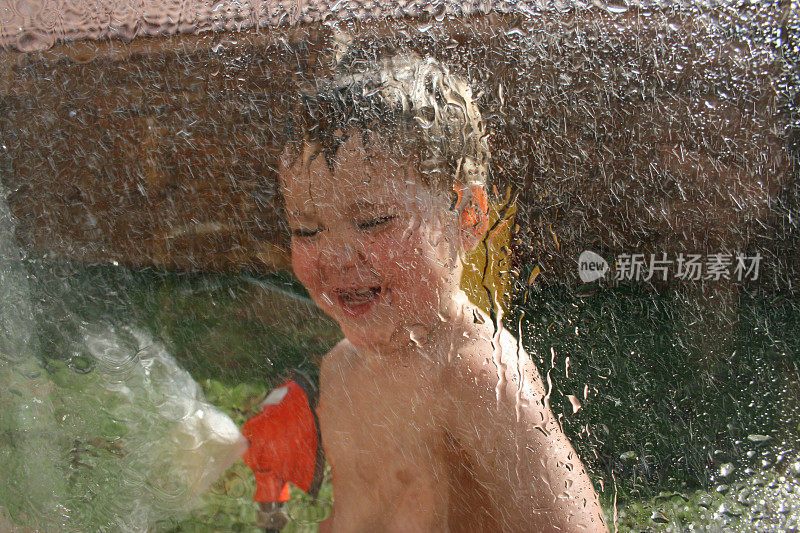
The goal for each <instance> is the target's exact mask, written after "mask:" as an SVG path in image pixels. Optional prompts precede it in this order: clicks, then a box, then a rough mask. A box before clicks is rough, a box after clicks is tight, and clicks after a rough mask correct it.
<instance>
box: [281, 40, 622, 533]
mask: <svg viewBox="0 0 800 533" xmlns="http://www.w3.org/2000/svg"><path fill="white" fill-rule="evenodd" d="M340 65H341V67H340V68H341V69H342V72H343V73H344V74H342V75H341V76H340V77H338V78H337V79H336V80H335V81H334V82H333V83H332V84H331V85H330V86H329V87H323V88H322V89H320V90H319V92H318V93H317V94H316V95H313V96H309V97H306V98H305V99H304V102H303V105H302V106H300V108H299V109H298V112H297V114H296V115H295V119H294V122H293V124H292V125H290V128H289V129H290V135H289V137H290V138H289V141H288V143H287V146H286V149H285V150H284V153H283V155H282V156H281V162H280V168H279V176H280V180H281V185H282V188H283V194H284V200H285V204H286V205H285V207H286V213H287V217H288V221H289V226H290V228H291V231H292V265H293V268H294V271H295V274H296V275H297V277H298V278H299V279H300V281H301V282H302V283H303V284H304V285H305V287H306V288H307V289H308V291H309V293H310V295H311V297H312V298H313V299H314V301H315V302H316V303H317V305H319V307H320V308H321V309H322V310H323V311H325V312H326V313H327V314H329V315H330V316H331V317H333V318H334V319H336V320H337V321H338V323H339V325H340V326H341V328H342V331H343V332H344V334H345V337H346V339H345V340H343V341H342V342H340V343H339V344H338V345H337V346H336V347H335V348H334V349H333V350H332V351H331V352H330V353H328V354H327V355H326V356H325V357H324V359H323V362H322V368H321V375H320V387H321V390H320V402H319V408H318V415H319V419H320V425H321V431H322V441H323V445H324V447H325V451H326V454H327V457H328V458H329V461H330V464H331V468H332V472H333V486H334V496H335V505H334V509H333V513H332V515H331V516H330V518H329V519H328V520H326V522H324V523H323V524H321V527H320V530H321V531H326V530H333V531H369V532H378V531H380V532H383V531H491V532H499V531H605V530H606V526H605V522H604V519H603V516H602V511H601V508H600V505H599V503H598V500H597V496H596V494H595V492H594V489H593V488H592V484H591V481H590V479H589V477H588V476H587V474H586V471H585V469H584V467H583V465H582V464H581V462H580V460H579V459H578V457H577V456H576V454H575V452H574V450H573V449H572V446H571V445H570V443H569V442H568V440H567V439H566V437H565V436H564V434H563V432H562V431H561V428H560V427H559V425H558V423H557V422H556V421H555V419H554V417H553V414H552V413H551V411H550V408H549V405H548V399H549V394H548V393H547V391H546V390H545V387H544V385H543V383H542V380H541V377H540V376H539V373H538V371H537V370H536V368H535V366H534V365H533V362H532V361H531V359H530V357H529V356H528V355H527V354H526V353H525V351H524V350H523V349H522V347H521V345H520V343H519V342H518V341H517V340H515V339H514V338H513V337H512V336H511V334H510V333H508V332H507V331H505V330H504V329H503V328H502V327H496V326H495V324H494V323H493V322H492V321H491V320H490V319H489V317H487V316H486V315H485V314H484V313H483V312H482V311H481V310H480V309H478V308H477V307H476V306H475V305H473V304H472V303H470V302H469V301H468V300H467V298H466V296H465V295H464V293H463V292H462V291H461V290H460V289H459V279H460V276H461V268H462V267H461V254H462V253H463V252H466V251H468V250H470V249H471V248H472V247H474V246H475V245H476V244H477V243H478V242H480V240H481V239H482V238H483V236H484V233H485V231H486V226H487V223H486V216H487V214H486V193H485V181H486V173H487V171H488V162H489V152H488V146H487V140H486V132H485V127H484V125H483V123H482V120H481V117H480V113H479V112H478V110H477V107H476V106H475V104H474V102H473V100H472V95H471V92H470V89H469V87H468V86H467V85H466V84H465V83H464V82H463V81H461V80H459V79H458V78H456V77H454V76H452V75H451V74H450V73H449V72H448V71H447V69H445V68H443V67H442V66H440V65H438V64H437V63H435V62H434V61H432V60H422V59H420V58H419V57H418V56H416V55H393V56H388V57H385V58H383V59H370V58H364V57H357V56H356V55H354V54H350V55H347V56H345V58H344V60H343V61H342V62H341V64H340ZM454 191H455V194H453V192H454Z"/></svg>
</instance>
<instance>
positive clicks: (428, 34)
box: [0, 0, 800, 531]
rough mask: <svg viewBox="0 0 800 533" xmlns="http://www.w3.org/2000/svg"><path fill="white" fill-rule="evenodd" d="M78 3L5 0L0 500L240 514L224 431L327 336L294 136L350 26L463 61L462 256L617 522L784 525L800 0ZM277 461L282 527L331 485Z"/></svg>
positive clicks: (252, 516)
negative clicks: (469, 106)
mask: <svg viewBox="0 0 800 533" xmlns="http://www.w3.org/2000/svg"><path fill="white" fill-rule="evenodd" d="M67 4H68V3H60V2H59V3H56V2H53V3H42V4H39V3H36V2H5V3H3V4H2V5H0V44H2V48H1V49H0V55H2V58H1V59H0V261H2V268H0V295H2V308H1V309H0V385H2V386H0V398H2V405H3V409H2V413H1V414H0V433H1V434H2V435H3V438H2V439H0V477H2V478H3V479H5V480H7V482H6V483H5V484H4V487H3V488H2V491H1V492H0V529H10V528H11V527H12V524H13V526H14V527H17V528H19V529H20V531H27V530H31V529H36V528H39V529H41V530H44V531H51V530H52V531H56V530H63V529H65V528H72V529H75V530H101V529H103V530H120V529H124V530H133V531H144V530H148V529H155V530H158V531H187V530H200V531H206V530H221V531H227V530H255V529H256V527H257V522H258V520H259V518H258V516H257V509H258V506H257V505H256V503H254V502H253V501H252V499H253V493H254V490H255V480H254V477H253V474H252V472H251V471H250V470H249V469H248V468H247V466H245V464H244V463H242V462H241V461H239V460H238V458H239V456H240V455H241V454H242V452H243V451H244V449H245V447H246V442H245V441H244V440H243V437H242V436H241V435H240V433H239V429H240V428H241V427H242V425H243V424H244V422H245V421H246V420H248V419H250V418H252V417H254V416H255V415H256V414H258V413H259V411H260V410H261V408H262V406H261V402H262V400H263V399H264V396H265V395H266V394H267V392H268V391H269V390H270V389H271V388H273V387H277V386H279V385H281V383H282V382H283V379H284V378H285V376H286V375H287V373H288V371H289V370H290V369H299V370H301V371H302V372H303V373H304V374H306V375H308V376H310V377H311V380H312V381H316V380H318V376H319V365H320V361H321V360H322V356H323V355H324V354H325V353H326V352H328V351H329V350H330V349H331V348H332V347H333V346H334V345H336V343H337V342H338V341H340V340H341V339H342V337H343V333H342V332H341V331H340V329H339V326H338V325H337V323H336V321H334V320H333V319H331V318H329V317H327V316H326V315H325V314H324V313H323V312H322V311H320V310H319V309H318V308H317V306H316V305H315V304H314V303H313V301H312V299H311V298H310V297H314V296H315V293H314V290H313V286H312V287H311V288H310V289H309V290H306V288H304V287H303V285H302V283H301V281H303V282H305V283H306V284H307V285H309V283H310V282H309V281H308V278H303V276H302V275H300V276H299V277H300V278H301V279H300V280H298V279H297V278H296V277H294V276H293V275H292V274H291V265H290V239H291V232H292V230H294V231H295V237H297V236H298V234H297V232H296V231H297V228H296V227H295V226H296V224H295V226H293V227H291V228H290V226H291V225H292V220H291V216H290V218H289V222H287V221H286V214H287V213H286V211H287V201H288V202H290V203H289V204H288V206H289V211H292V209H293V208H292V204H291V200H292V199H291V195H290V196H289V197H288V198H287V196H286V194H285V192H286V191H285V183H284V188H283V189H282V187H281V183H280V182H279V179H278V174H279V169H280V168H282V167H281V160H280V157H281V154H282V153H284V144H285V142H286V137H287V131H288V128H289V124H294V123H295V122H294V121H296V120H297V117H298V115H297V109H298V107H297V106H298V105H299V104H300V103H301V95H303V94H305V95H308V94H315V93H316V91H320V90H322V88H324V87H325V86H326V85H325V84H326V83H330V82H331V80H332V79H334V78H335V77H336V75H337V72H338V73H339V75H341V71H342V65H343V64H346V60H347V57H348V53H349V52H350V51H352V50H353V49H357V50H358V53H360V54H363V56H364V58H365V59H364V61H363V62H361V63H359V62H358V61H356V62H354V63H351V64H350V65H352V71H351V73H353V74H356V73H358V72H361V70H360V69H362V70H363V68H365V67H364V66H363V65H364V64H368V63H369V60H370V58H375V57H385V56H386V55H387V52H386V51H387V50H388V49H394V50H397V51H400V52H402V53H414V54H417V55H418V56H419V57H420V58H426V60H427V58H432V60H433V61H435V62H436V64H440V65H444V66H445V67H446V68H447V69H449V71H450V72H452V73H453V74H454V75H456V76H458V77H459V78H460V79H463V80H464V81H465V83H467V84H468V85H469V86H470V87H471V89H472V95H473V97H474V100H475V104H476V105H477V108H478V109H479V110H480V114H481V117H482V120H483V121H484V123H485V127H486V135H487V137H486V139H485V140H486V142H487V146H488V148H489V151H490V154H491V159H490V162H489V164H488V168H487V173H488V174H487V190H488V193H489V196H488V231H487V237H486V239H484V240H483V241H482V242H481V243H479V244H478V245H477V246H476V247H475V249H474V250H472V251H471V252H470V253H466V251H465V253H464V254H462V255H463V256H464V261H465V267H464V273H463V277H462V280H461V287H462V288H463V289H464V291H465V292H466V293H467V294H468V295H469V297H470V299H471V300H472V301H473V302H475V304H477V306H478V307H480V308H481V309H483V311H484V312H485V315H482V314H480V313H477V314H476V315H475V317H476V318H475V321H476V323H477V322H479V321H483V320H486V321H488V323H489V324H491V322H494V323H495V325H498V326H502V327H505V329H506V330H508V332H510V333H511V334H513V335H514V336H515V337H518V338H519V339H520V340H521V343H522V345H523V346H524V348H525V350H526V351H527V353H528V354H530V358H531V360H532V361H533V363H534V364H535V365H536V367H537V369H538V372H539V374H540V375H541V385H542V386H543V387H544V389H543V390H544V391H545V393H546V401H547V403H548V405H549V408H550V409H551V410H552V412H553V415H554V417H555V419H556V420H557V423H558V424H559V425H560V427H561V428H563V432H564V434H565V435H566V436H567V437H568V439H569V441H570V442H571V444H572V446H573V447H574V449H575V451H576V452H577V455H578V456H579V457H580V460H581V461H582V462H583V464H584V465H585V467H586V469H587V471H588V474H589V476H590V478H591V480H592V482H593V484H594V487H595V490H596V491H597V494H598V496H599V499H600V502H601V504H602V507H603V511H604V513H605V518H606V523H607V524H608V526H609V528H610V529H611V530H614V529H618V530H620V531H629V530H635V531H641V530H656V531H661V530H664V531H688V530H700V531H706V530H707V531H718V530H724V531H729V530H738V531H753V530H756V531H787V530H795V529H797V528H798V527H800V526H798V521H800V453H798V451H799V450H800V446H798V445H799V444H800V443H799V442H798V438H799V436H800V405H798V402H800V394H799V393H800V370H799V369H798V355H799V354H800V332H798V322H800V320H799V319H800V296H798V286H799V285H798V284H800V259H799V258H798V240H799V239H798V236H799V235H800V227H798V224H800V222H799V221H800V191H799V190H798V175H797V168H796V158H797V147H798V141H797V139H798V137H797V128H798V126H800V124H798V111H797V109H798V86H799V84H798V75H799V74H800V73H799V72H798V67H797V61H798V60H800V49H799V48H798V46H800V45H798V42H800V41H798V39H800V35H799V34H798V32H800V26H798V24H799V21H800V14H798V6H797V5H796V2H778V1H775V2H758V3H756V2H734V1H730V2H686V3H672V2H625V1H619V2H616V1H615V2H605V1H600V0H597V1H594V2H578V1H576V2H560V1H556V0H554V1H552V2H529V3H526V4H514V5H510V4H504V3H497V4H490V3H470V4H463V5H457V4H455V3H435V4H434V3H420V2H417V3H396V4H395V3H391V4H390V3H386V2H383V3H382V2H349V3H346V4H342V3H335V4H322V3H309V2H302V3H300V2H298V3H288V2H287V3H263V4H257V5H256V4H250V3H243V4H240V3H214V4H205V3H202V2H197V3H195V4H192V3H185V2H184V3H174V5H173V4H172V3H164V2H157V3H147V4H146V5H144V4H143V5H142V6H139V7H137V8H135V9H132V8H129V7H128V6H127V5H125V6H123V5H116V4H113V3H108V5H106V4H103V5H100V4H96V5H95V4H93V5H91V6H89V5H82V4H76V5H72V4H69V5H67ZM401 17H406V18H401ZM211 30H214V31H211ZM343 58H344V59H345V63H342V60H343ZM337 68H338V69H339V70H338V71H337ZM348 68H350V67H348ZM345 70H346V69H345ZM339 79H341V78H339ZM381 127H383V126H381ZM376 131H378V130H376ZM381 131H383V130H381ZM388 131H391V129H390V130H388ZM381 135H383V133H381ZM402 141H403V139H402V138H400V139H399V140H398V141H397V143H396V144H397V145H396V146H395V147H394V148H395V149H396V150H397V152H396V153H393V154H394V155H393V156H392V158H391V161H390V162H394V161H403V156H402V154H405V153H406V152H403V150H406V149H409V150H413V149H415V148H413V147H412V148H409V147H407V146H406V145H405V144H403V142H402ZM348 146H349V145H348ZM398 154H400V155H398ZM376 164H377V163H376ZM344 181H346V180H344ZM357 185H358V184H355V185H354V184H353V183H349V182H348V183H346V184H343V185H342V187H343V188H346V189H347V190H356V189H355V187H356V186H357ZM392 190H395V189H392ZM425 194H426V193H418V194H417V196H416V199H420V198H424V197H425ZM312 196H313V195H312ZM333 196H335V195H333ZM324 200H326V198H322V199H317V200H315V201H317V202H320V205H322V204H321V202H323V201H324ZM327 200H330V198H327ZM454 203H456V204H457V203H459V202H454ZM415 209H417V208H415ZM419 209H421V208H419ZM392 216H394V214H392ZM373 218H374V217H373ZM387 221H388V219H387V220H386V221H382V222H380V223H375V224H376V225H377V224H382V223H384V222H387ZM372 222H373V220H372V219H370V223H372ZM359 223H360V224H362V225H363V224H364V222H363V221H359ZM359 229H360V230H365V229H369V228H367V227H366V226H364V228H359ZM302 231H308V228H304V229H303V230H302ZM315 231H316V229H315ZM300 236H301V237H304V235H300ZM348 245H349V244H348V243H347V242H345V243H344V245H343V246H345V247H346V246H348ZM389 248H390V249H389V251H390V252H393V251H396V250H394V249H391V247H389ZM388 255H389V256H391V254H388ZM400 255H401V254H399V252H398V257H399V256H400ZM398 261H399V260H398ZM295 266H297V264H296V265H295ZM404 268H406V267H405V263H402V262H399V263H398V264H397V270H398V271H401V270H403V269H404ZM420 281H421V282H423V281H425V280H420ZM380 289H381V290H383V287H381V288H380ZM370 291H371V292H370ZM309 292H310V293H311V294H309ZM377 292H378V290H377V289H375V290H373V288H371V287H370V288H369V291H367V289H364V290H361V289H358V290H356V289H353V290H352V291H351V293H347V294H345V295H344V296H343V301H344V302H345V303H347V304H348V305H349V306H350V308H351V309H354V308H358V307H359V306H361V305H364V304H365V302H367V303H369V302H371V301H372V299H373V298H375V294H376V293H377ZM368 301H369V302H368ZM323 307H325V306H324V305H323ZM443 321H444V319H443ZM420 331H422V333H420ZM345 332H347V329H346V328H345ZM425 334H428V336H429V335H430V333H429V332H428V331H427V330H426V329H425V328H423V329H421V330H419V329H414V328H411V329H410V335H411V336H410V338H411V341H413V344H414V345H416V346H418V347H423V346H424V345H425V341H423V340H421V339H422V338H423V337H425V336H426V335H425ZM349 336H351V335H350V334H348V337H349ZM490 362H491V361H490ZM418 377H419V379H420V383H422V382H423V381H424V378H425V373H424V372H423V371H422V370H420V371H419V376H418ZM323 387H324V384H323ZM353 387H354V388H353V389H352V390H353V391H355V390H357V389H358V388H359V387H358V386H357V385H354V386H353ZM345 390H346V388H345ZM421 390H424V389H421ZM397 405H401V406H402V405H405V404H404V403H403V402H402V401H401V400H398V404H397ZM323 426H324V421H323ZM363 451H369V450H367V449H366V448H365V449H364V450H363ZM504 466H506V467H508V468H511V466H513V465H508V464H507V465H504ZM292 490H293V492H292V499H291V500H290V502H289V503H288V504H287V508H286V511H287V514H288V516H289V518H290V523H289V525H288V526H287V527H286V529H285V530H286V531H306V530H308V531H316V530H317V527H318V526H317V524H318V523H319V522H320V521H322V520H323V519H325V518H326V517H328V516H329V515H330V512H331V508H336V503H335V502H336V491H335V488H334V487H333V486H332V483H331V473H330V469H326V470H325V472H324V479H323V484H322V489H321V493H320V495H319V497H318V498H316V499H314V498H312V497H310V496H306V495H303V494H301V491H299V490H298V489H296V488H293V489H292ZM543 490H545V489H543ZM567 492H569V490H567ZM554 494H555V493H554ZM505 498H507V502H508V508H512V507H514V504H515V503H518V501H519V500H520V498H521V496H520V495H519V494H515V493H514V492H513V491H509V492H508V493H507V494H506V495H505ZM451 526H452V527H454V528H455V527H457V526H458V524H455V525H454V524H451Z"/></svg>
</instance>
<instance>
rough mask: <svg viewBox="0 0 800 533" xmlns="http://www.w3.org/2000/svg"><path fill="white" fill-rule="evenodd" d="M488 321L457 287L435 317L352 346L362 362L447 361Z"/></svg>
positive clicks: (441, 362) (445, 362)
mask: <svg viewBox="0 0 800 533" xmlns="http://www.w3.org/2000/svg"><path fill="white" fill-rule="evenodd" d="M488 322H489V318H488V317H487V316H486V314H485V313H483V311H481V310H480V309H479V308H478V306H476V305H475V304H473V303H472V302H470V301H469V298H467V295H466V294H465V293H464V292H463V291H461V290H459V291H458V292H457V293H456V294H455V295H454V297H453V298H452V299H450V300H449V305H448V306H447V308H446V309H443V310H440V311H439V313H438V318H435V319H433V320H431V321H429V322H428V323H425V324H422V323H414V324H410V325H404V326H401V327H400V328H398V329H397V330H396V331H395V332H394V334H393V335H392V337H391V339H390V340H389V342H386V343H382V344H380V345H372V346H356V347H357V348H358V350H359V352H360V353H361V355H362V357H363V358H364V360H365V362H366V363H371V362H374V363H378V364H381V365H385V364H387V363H389V364H393V363H402V362H404V361H406V362H408V361H414V360H420V359H422V360H427V361H428V362H430V363H433V364H447V363H448V362H450V361H451V360H452V358H453V357H454V356H455V355H456V352H457V350H458V348H459V347H460V346H462V345H463V344H464V342H465V341H468V340H469V338H470V337H472V335H473V334H474V333H477V330H482V329H484V324H487V323H488Z"/></svg>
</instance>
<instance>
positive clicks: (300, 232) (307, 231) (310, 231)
mask: <svg viewBox="0 0 800 533" xmlns="http://www.w3.org/2000/svg"><path fill="white" fill-rule="evenodd" d="M321 231H322V228H292V237H300V238H308V237H313V236H315V235H317V234H319V233H320V232H321Z"/></svg>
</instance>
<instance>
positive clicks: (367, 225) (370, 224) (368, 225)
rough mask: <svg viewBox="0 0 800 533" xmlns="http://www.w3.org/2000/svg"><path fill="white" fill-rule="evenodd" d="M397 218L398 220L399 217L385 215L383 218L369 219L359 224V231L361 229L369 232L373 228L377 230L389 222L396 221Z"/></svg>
mask: <svg viewBox="0 0 800 533" xmlns="http://www.w3.org/2000/svg"><path fill="white" fill-rule="evenodd" d="M396 218H397V215H383V216H379V217H374V218H369V219H367V220H363V221H361V222H358V224H357V225H358V229H360V230H368V229H373V228H377V227H379V226H382V225H384V224H386V223H388V222H391V221H392V220H394V219H396Z"/></svg>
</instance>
